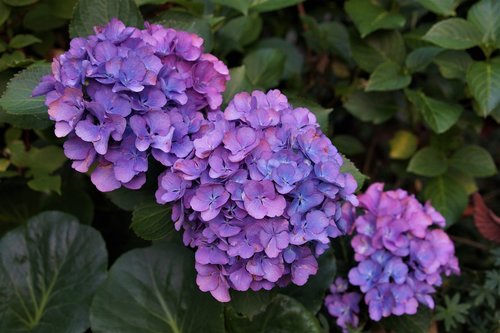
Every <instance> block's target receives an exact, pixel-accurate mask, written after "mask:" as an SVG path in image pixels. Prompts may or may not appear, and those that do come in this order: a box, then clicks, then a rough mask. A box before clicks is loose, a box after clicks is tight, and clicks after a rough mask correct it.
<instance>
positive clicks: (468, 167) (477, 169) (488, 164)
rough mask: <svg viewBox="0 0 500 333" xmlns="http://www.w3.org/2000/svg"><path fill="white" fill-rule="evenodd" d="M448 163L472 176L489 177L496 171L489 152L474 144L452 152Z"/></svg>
mask: <svg viewBox="0 0 500 333" xmlns="http://www.w3.org/2000/svg"><path fill="white" fill-rule="evenodd" d="M450 165H452V166H453V167H454V168H456V169H458V170H460V171H462V172H464V173H466V174H468V175H470V176H473V177H489V176H493V175H495V174H496V173H497V168H496V166H495V162H494V161H493V158H492V157H491V154H490V153H489V152H488V151H487V150H486V149H484V148H482V147H480V146H475V145H468V146H464V147H462V148H460V149H459V150H457V151H456V152H455V153H453V155H452V156H451V158H450Z"/></svg>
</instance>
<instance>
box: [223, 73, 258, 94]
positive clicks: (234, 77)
mask: <svg viewBox="0 0 500 333" xmlns="http://www.w3.org/2000/svg"><path fill="white" fill-rule="evenodd" d="M229 75H230V76H231V80H229V81H227V83H226V90H225V91H224V101H226V103H227V102H229V101H230V100H231V99H232V98H233V97H234V95H236V94H237V93H239V92H242V91H249V90H252V89H253V88H254V87H253V85H252V83H251V82H250V80H249V78H248V76H247V71H246V68H245V65H243V66H240V67H235V68H231V69H230V70H229Z"/></svg>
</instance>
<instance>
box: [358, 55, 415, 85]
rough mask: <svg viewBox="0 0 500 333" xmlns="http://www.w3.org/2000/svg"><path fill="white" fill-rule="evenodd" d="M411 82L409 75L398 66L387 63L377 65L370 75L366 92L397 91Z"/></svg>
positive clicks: (390, 62)
mask: <svg viewBox="0 0 500 333" xmlns="http://www.w3.org/2000/svg"><path fill="white" fill-rule="evenodd" d="M410 82H411V75H408V74H406V73H404V72H403V69H402V68H401V66H399V65H398V64H396V63H394V62H392V61H388V62H384V63H383V64H381V65H379V66H378V67H377V68H375V70H374V71H373V73H372V74H371V75H370V79H369V80H368V84H367V85H366V88H365V90H366V91H387V90H398V89H402V88H405V87H407V86H408V85H409V84H410Z"/></svg>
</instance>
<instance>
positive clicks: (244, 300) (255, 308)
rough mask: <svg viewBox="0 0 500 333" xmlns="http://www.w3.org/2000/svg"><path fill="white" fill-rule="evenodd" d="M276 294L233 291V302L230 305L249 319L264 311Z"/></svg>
mask: <svg viewBox="0 0 500 333" xmlns="http://www.w3.org/2000/svg"><path fill="white" fill-rule="evenodd" d="M274 296H276V294H275V293H274V292H273V291H268V290H259V291H252V290H247V291H234V290H233V291H231V302H229V303H228V304H229V305H230V306H231V307H232V308H233V309H234V311H236V312H237V313H238V314H241V315H243V316H245V317H247V318H248V319H250V320H251V319H253V317H254V316H255V315H256V314H258V313H261V312H262V311H264V310H265V309H266V308H267V306H268V305H269V303H271V301H272V300H273V298H274Z"/></svg>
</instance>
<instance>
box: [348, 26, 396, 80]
mask: <svg viewBox="0 0 500 333" xmlns="http://www.w3.org/2000/svg"><path fill="white" fill-rule="evenodd" d="M351 49H352V56H353V58H354V60H355V61H356V63H357V64H358V65H359V67H361V68H362V69H363V70H365V71H367V72H373V71H374V70H375V68H377V66H379V65H380V64H382V63H384V62H387V61H392V62H395V63H397V64H401V65H402V64H403V62H404V60H405V57H406V49H405V44H404V40H403V37H402V36H401V34H400V33H399V32H398V31H394V30H392V31H378V32H375V33H373V34H371V35H370V36H368V37H367V38H366V39H365V40H361V39H359V38H357V37H355V36H351Z"/></svg>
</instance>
